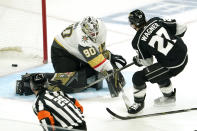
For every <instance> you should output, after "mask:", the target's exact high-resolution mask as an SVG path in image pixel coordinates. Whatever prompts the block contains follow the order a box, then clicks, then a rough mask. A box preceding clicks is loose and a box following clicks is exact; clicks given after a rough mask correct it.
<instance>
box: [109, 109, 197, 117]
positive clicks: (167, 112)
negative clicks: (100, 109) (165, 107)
mask: <svg viewBox="0 0 197 131" xmlns="http://www.w3.org/2000/svg"><path fill="white" fill-rule="evenodd" d="M106 110H107V112H108V113H109V114H111V115H112V116H113V117H116V118H118V119H121V120H130V119H138V118H147V117H153V116H161V115H169V114H175V113H183V112H188V111H193V110H197V107H194V108H187V109H180V110H174V111H166V112H160V113H153V114H146V115H139V116H121V115H118V114H116V113H114V112H113V111H112V110H111V109H109V108H106Z"/></svg>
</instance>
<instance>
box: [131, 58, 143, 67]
mask: <svg viewBox="0 0 197 131" xmlns="http://www.w3.org/2000/svg"><path fill="white" fill-rule="evenodd" d="M133 63H134V64H135V65H136V66H138V67H141V66H142V64H141V62H140V59H139V57H138V56H134V57H133Z"/></svg>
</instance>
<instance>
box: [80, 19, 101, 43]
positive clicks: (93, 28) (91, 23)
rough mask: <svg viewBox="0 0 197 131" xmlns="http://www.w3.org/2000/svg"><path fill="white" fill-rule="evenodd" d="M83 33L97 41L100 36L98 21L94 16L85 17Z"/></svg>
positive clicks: (82, 23)
mask: <svg viewBox="0 0 197 131" xmlns="http://www.w3.org/2000/svg"><path fill="white" fill-rule="evenodd" d="M81 28H82V31H83V32H84V33H85V34H87V36H88V37H89V38H90V39H91V40H92V41H93V42H96V41H97V36H98V33H99V31H98V28H99V25H98V20H97V19H96V18H94V17H92V16H88V17H85V18H84V19H83V20H82V22H81Z"/></svg>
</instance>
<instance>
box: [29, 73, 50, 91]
mask: <svg viewBox="0 0 197 131" xmlns="http://www.w3.org/2000/svg"><path fill="white" fill-rule="evenodd" d="M30 87H31V89H32V90H34V91H37V90H43V89H46V88H47V87H48V80H47V78H46V77H45V75H44V74H42V73H38V74H33V75H32V76H31V79H30Z"/></svg>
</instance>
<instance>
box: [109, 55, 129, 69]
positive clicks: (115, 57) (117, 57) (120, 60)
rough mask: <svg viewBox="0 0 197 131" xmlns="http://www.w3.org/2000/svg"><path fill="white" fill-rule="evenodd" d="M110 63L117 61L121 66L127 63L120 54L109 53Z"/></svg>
mask: <svg viewBox="0 0 197 131" xmlns="http://www.w3.org/2000/svg"><path fill="white" fill-rule="evenodd" d="M111 63H112V64H115V65H116V63H119V64H121V65H122V66H123V67H124V66H126V65H127V61H126V60H125V59H124V58H123V57H122V56H121V55H114V54H111Z"/></svg>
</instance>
